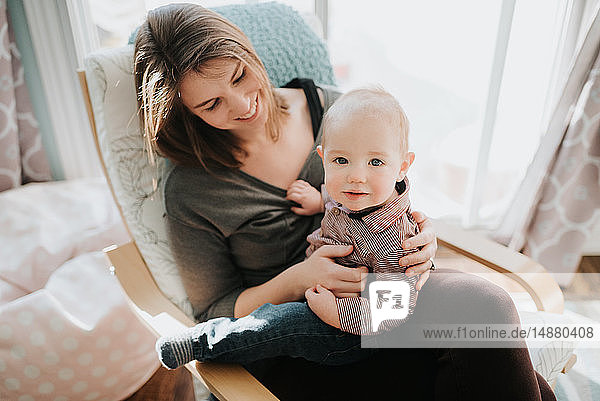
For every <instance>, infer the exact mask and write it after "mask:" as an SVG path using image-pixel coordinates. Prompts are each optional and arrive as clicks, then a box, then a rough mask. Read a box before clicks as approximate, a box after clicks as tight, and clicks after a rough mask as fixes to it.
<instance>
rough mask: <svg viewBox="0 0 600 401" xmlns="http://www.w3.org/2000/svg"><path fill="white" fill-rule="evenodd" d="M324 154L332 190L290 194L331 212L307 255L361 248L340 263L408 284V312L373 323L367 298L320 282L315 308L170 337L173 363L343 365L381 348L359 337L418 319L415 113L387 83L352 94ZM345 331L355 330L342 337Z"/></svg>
mask: <svg viewBox="0 0 600 401" xmlns="http://www.w3.org/2000/svg"><path fill="white" fill-rule="evenodd" d="M317 151H318V153H319V155H320V156H321V158H322V159H323V166H324V170H325V185H324V188H323V190H322V194H321V193H319V191H317V190H316V189H315V188H314V187H312V186H310V184H308V183H307V182H304V181H295V182H294V183H293V184H292V185H291V186H290V187H289V189H288V193H287V198H288V199H289V200H291V201H293V202H296V204H298V206H295V207H292V211H293V212H294V213H297V214H301V215H302V214H303V215H310V214H316V213H320V212H323V211H324V212H325V215H324V217H323V220H322V223H321V228H320V229H319V230H317V231H315V232H314V233H312V234H311V235H309V237H308V241H309V243H310V247H309V248H308V250H307V256H310V255H311V254H312V253H313V252H314V251H315V250H316V249H317V248H319V247H320V246H322V245H326V244H334V245H353V248H354V250H353V252H352V253H351V254H350V255H348V256H345V257H343V258H338V259H336V262H337V263H340V264H343V265H345V266H350V267H358V266H366V267H367V268H368V269H369V271H370V272H373V273H375V276H376V278H377V280H398V281H403V282H406V283H407V284H408V288H409V291H408V292H407V293H406V295H407V296H406V297H405V298H404V299H395V301H396V305H395V306H398V307H400V308H406V309H405V311H406V313H405V314H404V316H405V317H404V318H402V319H389V320H384V321H383V322H382V323H381V325H380V326H379V327H371V312H370V310H371V306H370V305H369V300H368V299H367V298H363V297H345V298H336V297H335V295H334V294H333V293H332V292H331V291H329V290H328V289H326V288H324V287H323V286H321V285H317V287H315V288H312V289H309V290H307V291H306V293H305V296H306V300H307V303H308V306H307V303H304V302H288V303H284V304H281V305H272V304H265V305H263V306H261V307H260V308H258V309H256V310H255V311H253V312H252V313H250V314H249V315H248V316H245V317H242V318H238V319H236V318H228V317H223V318H215V319H211V320H208V321H206V322H203V323H200V324H198V325H196V326H195V327H192V328H190V329H187V330H186V331H184V332H182V333H180V334H179V335H176V336H171V337H162V338H161V339H159V340H158V342H157V344H156V350H157V352H158V354H159V358H160V360H161V362H162V363H163V365H164V366H166V367H167V368H170V369H174V368H176V367H178V366H181V365H183V364H185V363H187V362H189V361H191V360H194V359H196V360H198V361H207V360H215V361H219V362H236V363H249V362H253V361H256V360H259V359H264V358H269V357H274V356H279V355H288V356H292V357H302V358H305V359H308V360H310V361H314V362H319V363H324V364H331V365H341V364H346V363H351V362H355V361H358V360H361V359H363V358H365V357H366V356H368V355H369V354H370V352H372V350H369V349H363V348H361V347H360V344H361V341H360V336H359V335H361V334H375V333H377V332H385V331H389V330H390V329H392V328H394V327H396V326H399V325H400V324H402V323H403V322H404V321H405V320H406V319H408V318H409V316H410V314H411V313H412V310H413V308H414V305H415V302H416V294H417V291H416V288H415V286H416V282H417V279H418V278H417V276H413V277H407V276H406V275H405V274H403V273H404V270H405V268H401V267H400V266H399V264H398V260H399V258H400V257H402V256H404V255H406V254H407V253H411V252H415V251H416V249H408V250H405V249H402V247H401V243H402V242H403V241H404V240H405V239H406V238H408V237H410V236H413V235H415V234H416V233H417V231H418V225H417V223H416V222H415V221H414V219H413V218H412V215H411V213H410V202H409V198H408V189H409V188H408V180H407V179H406V172H407V171H408V169H409V167H410V165H411V164H412V162H413V160H414V154H413V153H412V152H409V151H408V121H407V118H406V115H405V114H404V112H403V110H402V108H401V107H400V105H399V104H398V102H397V101H396V99H395V98H394V97H393V96H392V95H390V94H389V93H387V92H385V91H384V90H382V89H377V88H375V89H371V88H367V89H357V90H353V91H350V92H348V93H346V94H344V95H343V96H341V97H340V98H339V99H338V100H337V101H336V102H335V104H334V105H333V106H331V108H330V109H329V110H328V111H327V113H326V115H325V116H324V117H323V137H322V141H321V146H319V147H318V148H317ZM388 295H391V294H388ZM382 298H385V297H382ZM385 299H386V300H388V298H385ZM313 312H314V313H313ZM282 317H285V318H282ZM290 317H292V319H291V320H290ZM290 322H293V324H290ZM339 329H341V330H342V331H344V332H347V333H351V334H355V335H351V334H346V335H340V330H339ZM341 334H343V333H341ZM372 337H374V338H376V337H377V336H372Z"/></svg>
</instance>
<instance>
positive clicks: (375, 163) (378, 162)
mask: <svg viewBox="0 0 600 401" xmlns="http://www.w3.org/2000/svg"><path fill="white" fill-rule="evenodd" d="M369 164H370V165H371V166H375V167H378V166H381V165H383V161H381V160H379V159H371V161H369Z"/></svg>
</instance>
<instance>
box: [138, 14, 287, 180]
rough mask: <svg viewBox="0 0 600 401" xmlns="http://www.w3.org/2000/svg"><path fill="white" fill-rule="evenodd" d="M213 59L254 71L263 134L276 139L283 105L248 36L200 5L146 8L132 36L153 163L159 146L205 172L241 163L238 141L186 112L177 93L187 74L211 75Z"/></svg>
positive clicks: (169, 155) (242, 153)
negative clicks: (265, 117) (264, 123)
mask: <svg viewBox="0 0 600 401" xmlns="http://www.w3.org/2000/svg"><path fill="white" fill-rule="evenodd" d="M216 59H231V60H236V61H237V60H239V61H240V62H241V63H242V64H243V65H245V66H246V67H247V68H249V69H250V71H252V72H253V73H254V74H255V75H256V76H257V78H258V80H259V81H260V83H261V86H262V88H263V91H262V93H261V95H262V96H263V98H265V100H266V102H265V104H266V105H267V111H268V120H267V133H268V134H269V135H270V136H271V138H272V139H273V140H277V139H278V138H279V131H280V127H281V123H282V119H283V117H284V115H286V114H287V111H286V110H287V106H286V105H285V104H284V103H283V100H282V99H281V98H280V97H279V96H277V95H276V94H275V91H274V89H273V87H272V85H271V83H270V81H269V77H268V75H267V72H266V70H265V67H264V66H263V64H262V62H261V61H260V59H259V58H258V56H257V54H256V52H255V50H254V48H253V47H252V44H251V43H250V40H249V39H248V38H247V37H246V35H245V34H244V33H243V32H242V31H241V30H240V29H239V28H238V27H237V26H235V25H234V24H233V23H231V22H229V21H228V20H226V19H225V18H223V17H222V16H220V15H219V14H217V13H215V12H213V11H211V10H208V9H206V8H203V7H201V6H199V5H195V4H171V5H167V6H164V7H159V8H157V9H154V10H151V11H150V12H148V16H147V18H146V21H145V22H144V23H143V24H142V26H141V27H140V28H139V30H138V33H137V36H136V40H135V54H134V74H135V85H136V90H137V93H138V104H139V106H140V111H141V113H140V121H141V124H142V128H143V131H144V138H145V145H146V148H147V150H148V154H149V157H150V163H151V164H153V163H154V153H153V152H154V151H157V152H158V153H159V154H160V155H162V156H165V157H167V158H169V159H170V160H171V161H173V162H174V163H176V164H180V165H186V166H195V167H200V166H202V167H204V168H205V169H207V170H209V171H211V170H214V169H218V168H223V167H225V168H239V167H240V166H241V165H242V162H241V160H240V158H243V157H244V156H246V152H245V151H244V150H243V148H242V146H241V144H240V141H239V140H238V139H237V138H236V137H235V136H234V135H230V134H229V133H228V131H226V130H221V129H217V128H214V127H212V126H210V125H208V124H207V123H205V122H204V121H203V120H202V119H201V118H200V117H198V116H196V115H194V114H193V113H192V112H190V111H189V110H188V109H187V108H186V106H184V104H183V102H182V101H181V98H180V95H179V85H180V84H181V81H182V79H183V78H184V76H185V75H186V74H188V73H197V74H200V76H210V71H207V68H206V63H207V62H208V61H211V60H216Z"/></svg>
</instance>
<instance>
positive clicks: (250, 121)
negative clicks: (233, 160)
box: [179, 58, 268, 133]
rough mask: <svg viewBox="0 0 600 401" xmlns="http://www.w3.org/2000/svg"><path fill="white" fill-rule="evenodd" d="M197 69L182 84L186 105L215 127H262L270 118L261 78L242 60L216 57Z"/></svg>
mask: <svg viewBox="0 0 600 401" xmlns="http://www.w3.org/2000/svg"><path fill="white" fill-rule="evenodd" d="M203 67H204V68H203V70H204V71H207V73H204V74H202V75H201V74H198V73H196V72H194V71H192V72H190V73H188V74H187V75H185V76H184V78H183V80H182V81H181V85H180V90H179V91H180V95H181V100H182V102H183V104H184V105H185V106H186V107H187V108H188V109H189V110H190V111H191V112H192V113H193V114H195V115H197V116H198V117H200V118H201V119H202V120H204V121H205V122H206V123H207V124H209V125H212V126H213V127H215V128H219V129H224V130H229V131H231V132H233V133H236V131H244V130H249V129H258V128H262V127H263V126H264V124H265V122H266V120H267V115H268V111H267V107H266V104H264V102H265V100H264V97H263V90H262V89H263V88H262V85H261V83H260V81H259V80H258V77H257V76H256V75H255V74H254V73H253V72H252V71H251V70H250V69H249V68H248V67H246V66H245V65H244V64H243V63H242V62H240V61H238V60H234V59H225V58H223V59H216V60H212V61H209V62H208V63H206V64H205V65H204V66H203Z"/></svg>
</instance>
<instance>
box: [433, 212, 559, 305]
mask: <svg viewBox="0 0 600 401" xmlns="http://www.w3.org/2000/svg"><path fill="white" fill-rule="evenodd" d="M433 223H434V226H435V230H436V235H437V238H438V242H439V244H440V245H442V246H445V247H447V248H449V249H451V250H453V251H455V252H457V253H459V254H461V255H464V256H466V257H467V258H469V259H472V260H474V261H476V262H478V263H481V264H482V265H484V266H486V267H488V268H489V269H492V270H493V271H496V272H500V273H502V274H503V275H505V276H506V277H508V278H509V279H511V280H513V281H514V282H516V283H518V284H519V285H520V286H521V287H522V288H523V289H525V291H527V293H529V295H530V296H531V298H532V299H533V301H534V302H535V305H536V307H537V309H538V310H540V311H546V312H553V313H562V312H563V309H564V298H563V294H562V291H561V289H560V287H559V286H558V284H557V283H556V281H555V280H554V279H553V278H552V275H551V274H550V273H548V271H547V270H546V269H545V268H544V267H543V266H542V265H540V264H539V263H537V262H535V261H534V260H532V259H530V258H529V257H527V256H525V255H523V254H521V253H519V252H516V251H514V250H512V249H510V248H507V247H505V246H503V245H500V244H498V243H496V242H494V241H492V240H490V239H487V238H485V237H484V236H482V235H480V234H477V233H474V232H469V231H466V230H464V229H461V228H459V227H456V226H453V225H450V224H448V223H444V222H443V221H441V220H435V219H434V221H433Z"/></svg>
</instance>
